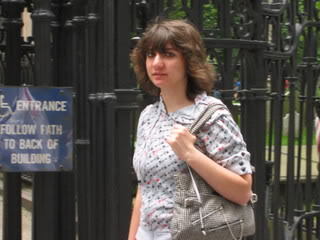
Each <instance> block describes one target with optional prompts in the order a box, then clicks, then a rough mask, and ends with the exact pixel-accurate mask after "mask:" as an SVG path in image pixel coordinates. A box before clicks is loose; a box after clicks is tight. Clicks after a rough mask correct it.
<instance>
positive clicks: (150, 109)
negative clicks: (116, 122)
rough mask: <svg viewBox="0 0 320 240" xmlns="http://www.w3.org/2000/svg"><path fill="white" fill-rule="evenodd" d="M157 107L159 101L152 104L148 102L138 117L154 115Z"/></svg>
mask: <svg viewBox="0 0 320 240" xmlns="http://www.w3.org/2000/svg"><path fill="white" fill-rule="evenodd" d="M158 108H159V102H158V101H157V102H155V103H152V104H149V105H147V106H145V107H144V109H143V110H142V111H141V113H140V119H144V118H147V117H150V116H154V114H155V113H156V112H157V111H158Z"/></svg>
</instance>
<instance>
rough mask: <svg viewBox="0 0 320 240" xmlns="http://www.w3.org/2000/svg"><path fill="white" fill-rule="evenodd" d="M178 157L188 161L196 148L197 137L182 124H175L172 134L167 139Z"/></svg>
mask: <svg viewBox="0 0 320 240" xmlns="http://www.w3.org/2000/svg"><path fill="white" fill-rule="evenodd" d="M166 141H167V143H168V144H169V145H170V146H171V148H172V150H173V151H174V152H175V154H177V156H178V158H179V159H181V160H183V161H186V162H188V160H189V157H190V156H191V155H192V153H193V152H194V151H195V150H196V148H195V146H194V143H195V141H196V137H195V136H194V135H192V134H191V133H190V132H189V130H188V129H187V128H186V127H184V126H182V125H178V124H177V125H174V126H173V129H172V131H171V133H170V135H169V136H168V137H167V139H166Z"/></svg>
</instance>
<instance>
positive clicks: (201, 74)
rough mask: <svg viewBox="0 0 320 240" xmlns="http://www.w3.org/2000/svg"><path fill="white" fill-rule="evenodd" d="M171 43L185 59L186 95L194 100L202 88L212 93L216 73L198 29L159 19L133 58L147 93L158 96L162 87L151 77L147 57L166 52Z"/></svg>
mask: <svg viewBox="0 0 320 240" xmlns="http://www.w3.org/2000/svg"><path fill="white" fill-rule="evenodd" d="M167 44H171V45H172V46H173V47H174V48H176V49H177V50H178V51H179V52H181V54H182V56H183V57H184V59H185V62H186V71H187V76H188V85H187V97H188V98H189V99H190V100H193V99H194V98H195V96H196V95H197V94H199V93H201V92H203V91H206V92H207V93H210V92H211V90H212V88H213V85H214V81H215V79H216V74H215V72H214V70H213V66H212V65H211V64H209V63H208V61H207V54H206V50H205V48H204V44H203V41H202V39H201V36H200V33H199V31H198V30H197V29H196V28H195V27H194V26H193V25H192V24H191V23H189V22H187V21H186V20H167V19H166V20H158V21H156V22H154V23H152V24H151V25H149V26H148V28H147V29H146V31H145V33H144V34H143V36H142V38H140V39H139V41H138V43H137V45H136V47H135V48H134V49H133V51H132V54H131V61H132V64H133V67H134V71H135V73H136V76H137V80H138V83H139V85H140V87H141V88H142V89H144V90H145V91H147V92H148V93H150V94H152V95H154V96H159V94H160V89H159V88H158V87H156V86H155V85H154V84H153V83H152V82H151V81H150V79H149V77H148V74H147V70H146V56H147V53H148V52H150V51H152V52H153V51H154V52H165V47H166V45H167Z"/></svg>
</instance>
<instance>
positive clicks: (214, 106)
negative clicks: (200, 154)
mask: <svg viewBox="0 0 320 240" xmlns="http://www.w3.org/2000/svg"><path fill="white" fill-rule="evenodd" d="M220 108H225V106H224V105H222V104H219V103H211V104H209V105H208V106H207V107H206V108H205V109H204V110H203V112H201V113H200V115H199V116H198V118H197V119H196V120H195V121H194V122H193V124H192V125H191V126H190V127H189V131H190V133H191V134H195V133H196V132H198V131H199V129H200V128H201V127H202V126H203V125H204V124H205V123H206V122H207V121H208V120H209V119H210V118H211V116H212V114H213V113H214V112H215V111H216V110H218V109H220ZM187 167H188V170H189V174H190V177H191V181H192V186H193V189H194V191H195V193H196V195H197V199H198V202H199V203H200V204H202V200H201V196H200V192H199V189H198V186H197V183H196V181H195V179H194V176H193V174H192V170H191V168H190V167H189V165H188V164H187Z"/></svg>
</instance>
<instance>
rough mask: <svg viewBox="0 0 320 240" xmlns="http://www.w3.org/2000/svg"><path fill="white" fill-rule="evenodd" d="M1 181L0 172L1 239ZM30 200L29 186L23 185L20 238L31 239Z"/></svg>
mask: <svg viewBox="0 0 320 240" xmlns="http://www.w3.org/2000/svg"><path fill="white" fill-rule="evenodd" d="M2 191H3V181H2V173H0V213H1V214H0V240H3V236H2V229H3V227H2V221H3V218H2V212H3V211H2V210H3V194H2ZM31 201H32V190H31V188H29V187H26V186H23V189H22V206H23V207H22V212H21V215H22V216H21V217H22V223H21V224H22V238H21V240H31V233H32V230H31V229H32V228H31V227H32V225H31V223H32V217H31V207H32V204H31Z"/></svg>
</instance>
